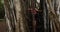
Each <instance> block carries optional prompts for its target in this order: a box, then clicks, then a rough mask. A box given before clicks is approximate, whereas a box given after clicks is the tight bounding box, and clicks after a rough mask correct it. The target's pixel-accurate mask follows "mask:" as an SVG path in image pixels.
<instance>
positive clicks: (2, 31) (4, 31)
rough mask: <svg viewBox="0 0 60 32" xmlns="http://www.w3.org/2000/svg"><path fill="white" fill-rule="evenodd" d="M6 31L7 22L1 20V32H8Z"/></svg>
mask: <svg viewBox="0 0 60 32" xmlns="http://www.w3.org/2000/svg"><path fill="white" fill-rule="evenodd" d="M6 31H7V25H6V22H5V21H4V20H1V19H0V32H6Z"/></svg>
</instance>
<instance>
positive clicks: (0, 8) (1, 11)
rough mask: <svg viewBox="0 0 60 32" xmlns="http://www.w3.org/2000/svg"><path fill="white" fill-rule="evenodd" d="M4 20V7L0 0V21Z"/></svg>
mask: <svg viewBox="0 0 60 32" xmlns="http://www.w3.org/2000/svg"><path fill="white" fill-rule="evenodd" d="M2 18H4V7H3V3H2V0H0V19H2Z"/></svg>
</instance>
